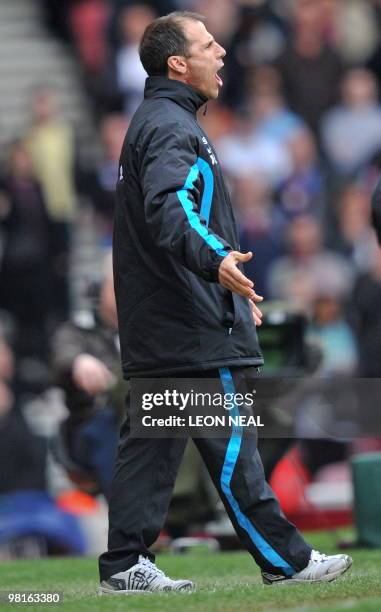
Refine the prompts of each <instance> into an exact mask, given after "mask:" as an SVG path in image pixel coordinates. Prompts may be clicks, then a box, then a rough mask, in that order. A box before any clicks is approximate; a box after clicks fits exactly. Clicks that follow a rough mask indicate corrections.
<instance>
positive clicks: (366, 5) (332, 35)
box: [318, 0, 378, 65]
mask: <svg viewBox="0 0 381 612" xmlns="http://www.w3.org/2000/svg"><path fill="white" fill-rule="evenodd" d="M318 4H319V6H320V10H321V12H322V15H323V32H324V38H325V40H326V42H328V43H329V44H331V45H334V46H335V48H336V49H337V51H338V52H339V53H340V55H341V57H342V58H343V59H344V61H345V62H346V64H351V65H354V64H359V63H361V62H364V61H365V60H366V59H367V58H368V57H369V55H370V53H372V51H374V48H375V45H376V44H377V38H378V29H377V24H376V21H375V10H374V6H372V4H373V3H372V1H371V2H369V0H344V1H343V0H318Z"/></svg>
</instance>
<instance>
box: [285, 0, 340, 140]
mask: <svg viewBox="0 0 381 612" xmlns="http://www.w3.org/2000/svg"><path fill="white" fill-rule="evenodd" d="M292 6H293V13H292V25H293V36H292V38H291V41H290V42H289V43H288V44H287V46H286V48H285V49H284V51H283V52H282V54H281V55H280V57H279V58H278V60H277V62H276V66H277V68H278V70H279V71H280V73H281V75H282V79H283V86H284V92H285V96H286V100H287V102H288V104H289V106H290V108H291V110H292V111H294V112H296V113H297V114H298V115H300V116H301V117H303V119H304V120H305V121H306V122H307V123H308V124H309V126H310V127H311V128H312V130H313V131H314V132H315V133H316V134H318V131H319V121H320V118H321V116H322V115H323V113H324V112H325V111H327V110H328V109H329V108H330V107H331V106H332V105H333V104H335V103H336V101H337V98H338V82H339V81H340V78H341V75H342V71H343V67H342V62H341V59H340V56H339V54H338V53H337V51H336V50H335V49H334V48H333V47H331V46H330V45H329V44H327V43H326V42H325V31H324V28H325V12H324V11H323V10H322V6H321V2H320V0H319V1H317V0H294V2H293V3H292Z"/></svg>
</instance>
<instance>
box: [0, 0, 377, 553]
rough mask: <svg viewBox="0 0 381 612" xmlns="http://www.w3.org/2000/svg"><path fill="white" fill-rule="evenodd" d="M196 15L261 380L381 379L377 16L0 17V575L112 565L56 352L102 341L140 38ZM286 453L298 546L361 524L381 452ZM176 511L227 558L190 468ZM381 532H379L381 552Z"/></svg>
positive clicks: (205, 118)
mask: <svg viewBox="0 0 381 612" xmlns="http://www.w3.org/2000/svg"><path fill="white" fill-rule="evenodd" d="M184 8H185V9H191V10H196V11H198V12H200V13H202V14H204V15H205V16H206V17H207V20H208V23H207V25H208V29H209V30H210V31H211V32H212V33H213V34H214V35H215V37H216V39H217V40H218V41H219V42H220V43H221V44H222V45H223V46H224V47H225V48H226V50H227V56H226V60H225V68H224V73H223V78H224V88H223V90H222V94H221V97H220V99H219V100H218V102H212V103H209V104H208V109H207V112H206V114H203V115H201V116H200V121H201V122H202V124H203V126H204V127H205V130H206V132H207V133H208V135H209V137H210V138H211V140H212V141H213V142H214V144H215V146H216V149H217V152H218V154H219V158H220V163H221V164H222V165H223V167H224V172H225V175H226V178H227V181H228V185H229V189H230V192H231V196H232V201H233V204H234V208H235V215H236V219H237V222H238V224H239V228H240V239H241V247H242V251H246V250H252V251H253V252H254V257H253V260H252V262H250V265H249V266H248V268H247V273H248V275H249V276H251V277H252V278H253V279H254V280H255V283H256V288H257V291H258V292H259V293H261V294H262V295H264V296H265V298H266V304H267V305H266V306H265V312H266V324H265V326H264V329H263V330H261V334H262V336H261V337H262V344H263V347H264V350H265V357H267V366H266V367H267V370H266V367H265V368H264V373H265V374H266V372H271V373H276V374H279V373H280V374H284V373H288V374H290V373H292V374H295V373H297V374H299V375H300V374H305V373H307V374H318V375H320V376H322V377H326V378H329V377H332V376H336V375H348V376H361V377H374V378H378V377H379V374H380V372H379V370H380V369H381V316H380V305H381V254H380V253H381V252H380V250H379V248H378V246H377V244H376V240H375V236H374V232H373V230H372V228H371V225H370V197H371V193H372V191H373V189H374V187H375V184H376V181H377V179H378V176H379V172H380V171H379V159H380V152H381V104H380V85H381V44H380V40H381V37H380V33H381V2H380V1H379V0H257V1H255V0H252V1H250V0H248V1H240V0H235V1H234V0H208V1H202V0H200V1H194V2H192V1H191V0H189V1H187V2H184V1H182V0H177V1H176V0H163V1H160V0H158V1H156V2H155V1H152V2H132V1H131V2H129V1H128V0H114V1H111V0H109V1H107V0H78V1H75V0H72V1H67V2H59V1H53V0H51V1H49V0H45V1H42V0H41V1H40V2H39V1H38V0H17V2H14V1H12V0H1V1H0V142H1V155H0V253H1V257H0V308H1V315H0V329H1V341H0V465H1V470H0V496H1V497H0V514H1V527H0V557H1V558H2V559H3V560H6V559H9V558H14V557H30V558H34V557H37V556H43V555H45V554H48V553H57V552H61V553H65V554H66V553H79V554H83V553H87V554H95V553H97V552H100V551H101V550H102V549H103V546H104V542H105V537H106V511H107V504H106V502H105V501H104V498H102V497H100V498H99V497H96V495H95V492H96V490H97V486H96V485H97V484H99V483H95V485H94V482H93V481H92V480H91V478H90V481H91V482H90V483H89V482H87V481H86V478H84V474H83V473H80V474H78V473H77V472H78V470H76V468H77V467H78V466H75V465H74V466H73V464H72V462H70V461H68V458H67V457H66V455H65V449H63V451H62V448H61V447H60V445H61V443H62V436H61V434H60V435H58V432H59V430H60V424H61V423H62V422H65V420H66V419H67V408H66V406H65V402H64V397H63V395H62V390H61V389H60V386H59V384H58V383H59V382H60V380H61V379H60V374H62V370H60V363H61V362H60V350H61V349H60V347H61V345H60V343H59V340H57V338H58V339H59V338H61V336H60V335H59V334H60V333H62V329H63V327H62V326H63V325H65V321H68V320H69V319H75V321H76V325H77V326H78V327H79V328H80V329H91V325H93V323H91V321H92V319H91V316H90V318H89V312H90V311H92V310H93V309H96V308H97V304H98V303H99V282H100V281H101V279H102V278H103V276H104V264H103V259H104V255H106V254H107V253H108V250H109V248H110V244H111V231H112V213H113V192H114V185H115V181H116V179H117V174H118V157H119V152H120V148H121V143H122V140H123V136H124V133H125V130H126V127H127V126H128V121H129V118H130V117H131V114H132V113H133V111H134V109H135V108H136V106H137V104H138V103H139V101H140V99H141V97H142V92H143V87H144V80H145V74H144V71H143V69H142V68H141V66H140V63H139V59H138V52H137V46H138V41H139V38H140V36H141V33H142V31H143V30H144V27H145V26H146V25H147V24H148V23H149V22H150V21H151V20H152V19H153V18H154V17H155V16H157V15H160V14H165V13H167V12H169V11H171V10H175V9H184ZM90 315H91V312H90ZM89 321H90V323H89ZM86 326H87V327H86ZM89 326H90V327H89ZM96 333H97V332H96V331H95V330H94V334H96ZM57 334H58V335H57ZM61 348H62V347H61ZM291 348H292V350H291ZM63 367H64V366H63ZM110 367H111V366H110ZM66 374H67V375H68V376H69V375H70V372H66ZM61 386H62V387H64V384H62V385H61ZM115 386H118V392H119V391H120V389H119V383H118V385H117V384H116V382H115ZM116 395H117V394H116ZM101 401H103V402H109V401H111V400H110V398H109V397H108V398H107V399H105V398H104V397H103V396H102V398H101ZM112 402H114V403H115V405H116V408H117V409H118V407H119V410H122V408H120V405H121V404H120V403H119V404H118V402H119V399H116V398H115V395H113V398H112ZM105 407H106V404H104V405H103V406H101V410H102V409H104V408H105ZM110 431H111V430H110ZM309 433H310V431H309V430H308V428H307V430H306V429H303V427H302V429H299V434H298V435H297V434H296V433H295V431H293V432H292V434H291V437H299V438H301V437H305V438H308V434H309ZM110 435H111V434H110ZM275 446H276V447H277V448H275V449H274V448H271V447H269V446H267V447H266V449H264V450H265V452H266V453H268V455H266V457H267V456H269V467H268V470H269V472H270V471H272V468H273V467H274V466H273V463H274V456H275V457H276V458H280V457H282V456H283V457H282V461H281V463H279V464H278V465H277V467H276V469H275V470H274V471H273V472H272V474H271V476H272V479H273V480H272V482H273V485H274V487H275V489H276V491H277V493H278V494H279V496H280V498H281V501H282V505H283V508H284V510H285V511H286V512H287V514H288V515H289V516H290V517H291V518H292V519H293V520H295V521H296V522H297V523H298V524H299V525H300V526H301V527H303V528H307V529H312V528H324V529H327V528H336V527H338V526H342V525H350V524H351V520H352V509H353V483H352V474H351V468H350V461H353V457H357V456H358V455H359V454H360V453H366V452H368V453H369V452H370V451H373V452H377V451H379V450H380V449H381V444H380V439H377V438H366V439H364V438H361V439H357V440H355V441H353V440H352V441H351V440H345V441H344V442H343V441H342V440H332V439H331V440H329V441H327V440H313V441H311V440H304V441H302V442H297V443H295V441H292V443H290V441H289V440H288V441H287V442H286V443H285V444H284V445H283V446H282V444H280V445H279V442H278V444H277V445H275ZM58 447H60V448H58ZM274 453H275V455H274ZM378 457H379V456H378V455H374V457H373V458H375V461H376V463H377V461H379V459H378ZM355 462H356V460H355ZM372 465H373V464H372ZM356 469H359V475H358V478H359V479H360V482H364V480H366V479H364V477H363V472H362V471H361V470H362V468H361V467H360V468H356ZM371 469H373V468H371V467H369V465H368V464H366V465H365V473H366V474H367V478H368V480H369V481H370V484H371V481H372V478H371V473H372V472H371ZM68 472H70V478H69V476H68ZM79 472H81V470H79ZM85 476H89V474H85ZM73 479H74V480H73ZM84 491H86V492H84ZM368 494H369V493H367V492H366V493H365V495H368ZM374 495H375V497H374V498H373V499H374V500H376V499H377V495H378V501H379V500H380V493H379V490H378V489H377V490H376V492H375V493H374ZM176 499H177V503H175V504H174V507H173V508H172V514H171V515H170V524H169V525H168V531H169V534H170V535H171V536H172V537H175V536H180V535H181V536H184V535H185V536H189V535H192V534H193V533H196V534H198V535H199V534H200V533H203V534H204V533H205V532H207V533H208V535H209V536H213V537H214V536H218V537H219V536H223V537H221V538H220V539H221V542H222V545H223V546H234V545H235V543H234V541H233V542H232V541H231V532H230V530H229V525H228V524H227V523H226V519H225V516H224V514H223V512H222V511H221V508H219V507H218V504H217V505H216V499H215V497H214V494H213V492H212V491H211V490H210V486H209V483H208V480H207V479H206V478H205V474H204V473H203V471H202V468H201V466H200V465H199V463H198V460H197V458H196V456H195V455H194V454H193V451H192V449H190V450H189V457H188V458H187V460H186V461H185V463H184V467H183V470H182V473H181V477H180V479H179V482H178V485H177V489H176V497H175V500H176ZM206 500H207V501H206ZM380 504H381V502H380ZM190 508H191V511H190ZM15 517H16V518H17V517H18V519H17V520H18V521H19V522H17V521H16V519H15ZM15 521H16V522H15ZM49 521H50V523H49ZM29 523H30V524H29ZM48 523H49V525H50V527H49V529H48V528H47V524H48ZM28 525H29V526H28ZM189 525H191V526H193V532H192V529H189V528H188V527H189ZM372 527H374V526H372ZM377 529H378V531H377ZM380 531H381V526H380V524H379V523H378V525H377V524H376V526H375V530H374V531H373V532H372V534H371V535H370V536H369V537H370V538H371V539H372V538H373V539H372V543H373V544H374V543H376V544H378V545H381V535H380ZM15 533H16V534H17V537H15ZM368 535H369V534H368ZM367 537H368V536H367ZM224 538H225V539H224ZM233 540H234V538H233ZM221 542H220V544H221ZM168 543H169V539H168V538H166V537H164V536H163V542H162V543H161V545H162V546H163V547H167V546H168ZM194 543H197V544H200V541H199V540H195V541H193V542H192V541H191V540H188V541H185V542H184V541H183V542H182V543H180V544H179V543H178V546H180V547H181V545H183V546H185V547H187V546H191V545H192V544H194ZM208 545H210V546H212V547H213V546H214V542H213V540H210V541H209V544H208Z"/></svg>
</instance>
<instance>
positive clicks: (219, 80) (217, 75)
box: [214, 72, 224, 87]
mask: <svg viewBox="0 0 381 612" xmlns="http://www.w3.org/2000/svg"><path fill="white" fill-rule="evenodd" d="M214 77H215V79H216V81H217V83H218V85H219V86H220V87H222V85H223V84H224V82H223V80H222V79H221V77H220V75H219V74H218V72H216V74H215V75H214Z"/></svg>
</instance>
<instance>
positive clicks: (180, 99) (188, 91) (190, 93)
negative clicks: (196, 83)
mask: <svg viewBox="0 0 381 612" xmlns="http://www.w3.org/2000/svg"><path fill="white" fill-rule="evenodd" d="M144 97H145V98H168V99H169V100H173V101H174V102H176V103H177V104H179V105H180V106H182V108H185V110H187V111H189V112H190V113H192V114H193V115H195V114H196V112H197V111H198V109H199V108H200V107H201V106H202V105H203V104H205V103H206V102H207V101H208V99H207V98H206V97H205V96H203V95H202V94H201V93H198V92H197V91H196V90H195V89H193V87H191V86H190V85H187V84H186V83H183V82H182V81H176V80H174V79H168V78H167V77H164V76H152V77H148V79H147V80H146V85H145V89H144Z"/></svg>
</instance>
